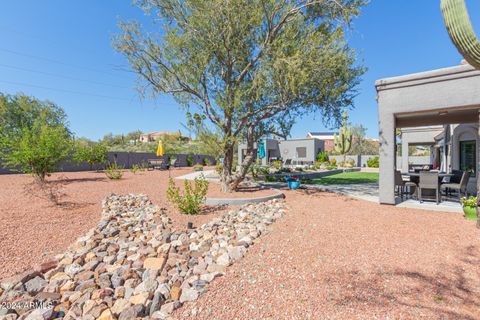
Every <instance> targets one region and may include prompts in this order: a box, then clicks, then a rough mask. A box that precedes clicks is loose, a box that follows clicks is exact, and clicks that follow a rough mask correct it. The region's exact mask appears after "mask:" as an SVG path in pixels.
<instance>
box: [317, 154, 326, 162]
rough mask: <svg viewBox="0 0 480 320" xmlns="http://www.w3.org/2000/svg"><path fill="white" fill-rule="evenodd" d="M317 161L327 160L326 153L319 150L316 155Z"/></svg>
mask: <svg viewBox="0 0 480 320" xmlns="http://www.w3.org/2000/svg"><path fill="white" fill-rule="evenodd" d="M317 162H320V163H323V162H328V153H326V152H319V153H318V155H317Z"/></svg>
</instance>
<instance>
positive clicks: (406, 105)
mask: <svg viewBox="0 0 480 320" xmlns="http://www.w3.org/2000/svg"><path fill="white" fill-rule="evenodd" d="M375 86H376V90H377V101H378V115H379V138H380V181H379V198H380V203H383V204H395V178H394V177H395V170H401V171H405V170H408V169H409V161H408V158H409V157H408V145H420V144H423V145H425V144H427V145H430V146H431V148H432V157H431V164H432V165H433V166H435V167H436V169H438V170H439V171H445V172H447V173H449V172H451V171H452V170H462V171H470V172H471V176H470V181H469V191H470V193H472V194H475V193H476V181H477V175H478V172H479V159H480V155H479V150H480V148H479V111H480V71H478V70H475V69H474V68H473V67H472V66H470V65H468V64H466V63H465V62H462V64H461V65H458V66H454V67H450V68H445V69H439V70H432V71H427V72H422V73H416V74H410V75H405V76H400V77H395V78H387V79H382V80H378V81H377V82H376V83H375ZM399 128H400V129H402V143H403V144H404V145H403V146H402V157H401V163H397V157H396V151H397V150H396V149H397V135H396V132H397V129H399Z"/></svg>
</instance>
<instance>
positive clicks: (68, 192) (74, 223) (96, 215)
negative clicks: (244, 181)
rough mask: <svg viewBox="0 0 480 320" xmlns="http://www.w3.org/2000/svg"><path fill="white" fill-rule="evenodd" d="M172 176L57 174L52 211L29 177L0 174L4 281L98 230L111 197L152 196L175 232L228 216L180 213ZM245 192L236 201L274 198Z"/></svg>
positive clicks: (0, 273)
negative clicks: (171, 197) (58, 190)
mask: <svg viewBox="0 0 480 320" xmlns="http://www.w3.org/2000/svg"><path fill="white" fill-rule="evenodd" d="M191 172H192V169H191V168H190V169H174V170H171V172H170V174H171V175H172V176H173V177H176V176H181V175H185V174H187V173H191ZM168 175H169V172H168V171H147V172H143V173H138V174H136V175H134V174H132V173H130V172H125V173H124V177H123V178H122V179H121V180H118V181H111V180H108V179H107V178H106V177H105V175H104V174H103V173H97V172H72V173H70V172H68V173H61V174H54V175H52V177H50V178H49V179H51V180H57V181H58V180H61V181H62V185H63V187H62V192H63V193H64V194H65V196H63V197H62V198H61V200H62V202H64V206H63V207H55V206H52V205H51V204H50V202H48V201H47V200H45V199H42V198H38V197H37V196H35V195H34V194H33V193H32V192H31V191H30V190H28V189H26V186H27V185H29V184H30V183H31V181H32V177H31V176H30V175H23V174H15V175H0V222H1V223H0V235H1V236H0V279H2V278H5V277H8V276H10V275H13V274H15V273H18V272H20V271H23V270H26V269H28V268H30V267H32V266H33V265H34V264H36V263H39V262H42V261H44V260H48V257H51V256H53V255H55V254H58V253H62V252H63V251H64V250H65V249H66V248H67V247H68V246H69V245H70V244H71V243H73V242H74V241H75V240H76V239H77V237H79V236H81V235H83V234H84V233H85V232H87V231H88V230H89V229H91V228H93V227H95V226H96V224H97V223H98V220H99V219H100V212H101V201H102V199H103V198H105V197H106V196H107V195H109V194H110V193H117V194H128V193H144V194H147V195H148V196H149V198H150V199H151V200H152V201H153V202H154V203H155V204H156V205H158V206H160V207H163V208H167V209H168V214H169V216H170V217H171V218H172V220H173V223H174V226H175V227H176V228H185V227H186V225H187V222H189V221H191V222H193V224H194V226H200V225H202V224H203V223H206V222H208V221H210V220H211V219H212V217H213V216H215V215H218V214H220V213H223V212H225V209H224V208H220V209H219V208H210V209H209V210H206V211H205V212H204V213H203V214H201V215H198V216H187V215H183V214H179V213H178V212H177V210H176V209H175V208H173V207H172V206H171V204H170V203H169V202H168V201H167V199H166V189H167V186H168ZM175 183H176V184H177V185H179V186H182V185H183V181H182V180H175ZM243 191H244V192H241V193H236V194H235V197H258V196H264V195H270V194H274V192H272V191H271V190H261V191H258V190H256V189H245V190H243ZM35 194H36V192H35ZM221 195H222V193H221V192H220V188H219V186H218V185H217V184H215V183H210V187H209V193H208V196H210V197H218V196H221ZM223 195H224V194H223ZM228 197H231V195H230V194H228Z"/></svg>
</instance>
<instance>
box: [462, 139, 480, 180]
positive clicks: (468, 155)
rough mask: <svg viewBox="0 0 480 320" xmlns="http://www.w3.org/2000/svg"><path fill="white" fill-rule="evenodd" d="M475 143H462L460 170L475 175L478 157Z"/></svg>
mask: <svg viewBox="0 0 480 320" xmlns="http://www.w3.org/2000/svg"><path fill="white" fill-rule="evenodd" d="M475 145H476V143H475V141H460V170H462V171H469V172H471V173H475V168H476V165H475V164H476V161H477V157H476V154H475V151H476V148H475Z"/></svg>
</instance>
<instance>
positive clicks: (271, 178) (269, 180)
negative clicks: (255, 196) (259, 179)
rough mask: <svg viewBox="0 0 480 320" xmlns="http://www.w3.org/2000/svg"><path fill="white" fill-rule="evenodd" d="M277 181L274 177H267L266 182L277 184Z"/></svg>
mask: <svg viewBox="0 0 480 320" xmlns="http://www.w3.org/2000/svg"><path fill="white" fill-rule="evenodd" d="M276 181H277V179H275V177H272V176H265V182H276Z"/></svg>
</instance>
